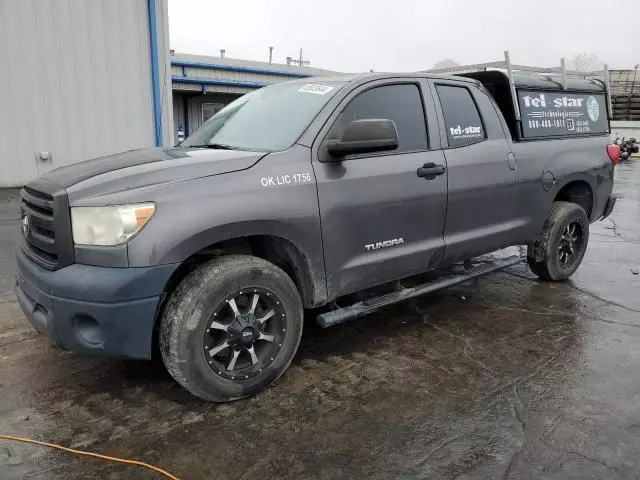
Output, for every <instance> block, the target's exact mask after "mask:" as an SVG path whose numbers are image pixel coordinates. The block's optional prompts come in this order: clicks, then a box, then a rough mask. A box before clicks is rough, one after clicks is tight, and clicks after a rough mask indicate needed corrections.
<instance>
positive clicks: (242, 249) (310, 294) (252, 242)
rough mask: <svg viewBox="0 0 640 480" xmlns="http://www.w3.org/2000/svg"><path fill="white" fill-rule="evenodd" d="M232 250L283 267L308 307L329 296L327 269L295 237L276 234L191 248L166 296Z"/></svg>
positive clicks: (175, 274) (229, 253)
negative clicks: (315, 262)
mask: <svg viewBox="0 0 640 480" xmlns="http://www.w3.org/2000/svg"><path fill="white" fill-rule="evenodd" d="M232 254H241V255H251V256H255V257H259V258H262V259H264V260H267V261H269V262H271V263H273V264H275V265H276V266H278V267H279V268H281V269H282V270H283V271H284V272H285V273H286V274H287V275H289V277H291V279H292V280H293V282H294V283H295V285H296V287H297V288H298V291H299V292H300V297H301V298H302V303H303V305H304V307H305V308H311V307H314V306H317V305H320V304H322V303H323V302H324V300H325V299H326V283H325V281H324V271H321V272H318V271H317V268H314V266H313V264H312V261H311V258H310V256H309V255H308V254H307V253H305V252H304V251H303V250H302V248H300V247H299V246H298V245H296V244H295V243H294V242H293V241H291V240H289V239H288V238H285V237H282V236H279V235H274V234H251V235H238V236H233V237H230V238H225V239H223V240H219V241H217V242H214V243H211V244H208V245H206V246H204V247H201V248H198V249H197V250H194V251H192V252H190V253H189V254H188V255H186V256H185V258H184V260H183V261H182V262H181V263H180V265H179V266H178V268H177V269H176V270H175V271H174V272H173V274H172V275H171V277H170V278H169V280H168V282H167V283H166V285H165V288H164V291H163V299H164V298H165V297H168V296H169V295H170V294H171V292H172V291H173V290H174V289H175V288H176V287H177V285H178V284H179V283H180V282H181V281H182V279H184V278H185V277H186V276H187V275H188V274H189V273H190V272H192V271H193V270H194V269H195V268H197V267H198V266H199V265H201V264H203V263H205V262H207V261H209V260H211V259H213V258H215V257H219V256H224V255H232ZM161 310H162V308H159V311H158V315H157V317H160V316H161V314H162V311H161ZM156 321H157V319H156Z"/></svg>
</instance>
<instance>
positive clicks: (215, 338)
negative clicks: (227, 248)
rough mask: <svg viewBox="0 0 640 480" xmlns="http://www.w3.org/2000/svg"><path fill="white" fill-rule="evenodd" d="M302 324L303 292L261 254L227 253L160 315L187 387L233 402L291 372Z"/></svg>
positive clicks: (163, 335)
mask: <svg viewBox="0 0 640 480" xmlns="http://www.w3.org/2000/svg"><path fill="white" fill-rule="evenodd" d="M255 295H258V300H257V301H254V299H255ZM254 304H255V305H254ZM252 309H253V310H252ZM234 312H237V313H238V315H236V314H234ZM265 317H266V320H265ZM302 324H303V309H302V302H301V300H300V295H299V293H298V290H297V288H296V286H295V284H294V283H293V281H292V280H291V278H290V277H289V276H288V275H287V274H286V273H285V272H283V271H282V270H281V269H280V268H278V267H276V266H275V265H273V264H272V263H269V262H267V261H265V260H262V259H260V258H256V257H251V256H244V255H230V256H224V257H219V258H216V259H215V260H212V261H210V262H207V263H206V264H204V265H202V266H200V267H199V268H197V269H196V270H195V271H193V272H192V273H190V274H189V275H188V276H187V277H186V278H185V279H184V280H183V281H182V282H181V283H180V285H179V286H178V287H177V288H176V290H175V291H174V292H173V294H172V295H171V298H170V299H169V302H168V303H167V306H166V308H165V311H164V313H163V315H162V319H161V324H160V352H161V354H162V359H163V361H164V364H165V366H166V368H167V370H168V371H169V373H170V374H171V376H172V377H173V378H174V379H175V380H176V381H177V382H178V383H179V384H180V385H182V386H183V387H184V388H185V389H186V390H188V391H189V392H191V393H192V394H193V395H196V396H197V397H200V398H202V399H204V400H208V401H213V402H228V401H231V400H236V399H239V398H243V397H247V396H249V395H253V394H256V393H258V392H260V391H261V390H263V389H264V388H265V387H266V386H267V385H269V384H270V383H272V382H274V381H275V380H277V379H278V378H279V377H280V376H281V375H282V374H283V373H284V372H285V370H286V369H287V368H288V367H289V365H290V363H291V361H292V360H293V357H294V355H295V353H296V350H297V349H298V345H299V343H300V337H301V336H302ZM223 327H224V328H223ZM225 344H226V345H227V346H226V347H225ZM249 344H250V346H249ZM236 352H237V354H236ZM234 357H235V360H234ZM254 361H257V363H254Z"/></svg>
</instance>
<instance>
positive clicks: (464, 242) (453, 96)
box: [432, 80, 521, 263]
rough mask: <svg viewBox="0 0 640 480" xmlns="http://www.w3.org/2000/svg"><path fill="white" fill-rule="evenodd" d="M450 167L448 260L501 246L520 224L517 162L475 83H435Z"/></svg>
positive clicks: (492, 112)
mask: <svg viewBox="0 0 640 480" xmlns="http://www.w3.org/2000/svg"><path fill="white" fill-rule="evenodd" d="M432 85H433V88H434V91H435V97H436V98H437V99H438V100H437V101H436V105H437V108H438V113H439V118H440V123H441V124H442V125H443V129H442V130H443V132H442V133H443V135H442V137H443V142H444V143H446V146H445V149H444V154H445V157H446V161H447V171H448V199H447V219H446V224H445V230H444V237H445V244H446V251H445V257H446V258H445V263H448V262H451V261H456V260H458V259H460V258H467V257H469V256H473V255H478V254H482V253H486V252H490V251H493V250H497V249H500V248H502V247H504V246H506V245H508V244H509V242H510V239H511V237H512V235H513V232H514V230H515V229H516V228H517V227H518V226H519V225H520V223H519V222H520V221H521V220H520V219H517V218H516V208H515V183H516V172H515V168H516V163H515V158H514V157H513V153H512V152H511V147H510V145H509V142H508V141H507V139H506V137H505V132H504V131H503V128H502V124H501V123H500V120H499V118H498V115H497V113H496V110H495V108H494V106H493V103H492V102H491V100H490V99H489V97H488V96H487V94H486V93H485V92H484V91H482V90H480V89H479V88H478V87H477V86H476V85H474V84H471V83H469V82H456V81H439V80H438V81H433V82H432Z"/></svg>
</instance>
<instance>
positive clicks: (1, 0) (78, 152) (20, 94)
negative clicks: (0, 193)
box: [0, 0, 173, 187]
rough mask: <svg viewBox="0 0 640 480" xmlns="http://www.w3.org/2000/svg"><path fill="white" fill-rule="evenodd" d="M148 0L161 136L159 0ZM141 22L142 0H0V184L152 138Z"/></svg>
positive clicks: (163, 59)
mask: <svg viewBox="0 0 640 480" xmlns="http://www.w3.org/2000/svg"><path fill="white" fill-rule="evenodd" d="M156 4H157V9H158V14H157V18H158V19H159V20H160V21H158V44H159V45H158V50H159V57H160V58H159V66H160V73H161V75H160V80H161V81H163V83H164V85H161V87H162V93H163V94H164V100H163V102H162V104H163V124H164V125H163V126H164V130H165V131H166V133H165V135H164V140H165V143H166V144H169V143H171V140H172V137H173V135H172V112H171V82H170V67H169V48H168V42H169V38H168V17H167V0H156ZM148 25H149V22H148V4H147V0H91V1H87V0H0V187H3V186H17V185H22V184H24V183H26V182H28V181H29V180H31V179H33V178H35V177H37V176H39V175H41V174H43V173H45V172H47V171H49V170H51V169H53V168H56V167H59V166H62V165H67V164H70V163H74V162H78V161H81V160H85V159H88V158H92V157H96V156H101V155H105V154H109V153H113V152H118V151H123V150H129V149H133V148H139V147H145V146H153V145H154V144H155V135H154V116H153V99H152V85H151V61H150V53H149V52H150V50H149V27H148ZM40 151H47V152H50V153H51V155H52V161H50V162H42V161H40V160H39V159H36V153H37V152H40Z"/></svg>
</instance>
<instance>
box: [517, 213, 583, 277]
mask: <svg viewBox="0 0 640 480" xmlns="http://www.w3.org/2000/svg"><path fill="white" fill-rule="evenodd" d="M588 242H589V219H588V218H587V214H586V213H585V211H584V209H583V208H582V207H581V206H580V205H578V204H575V203H569V202H554V204H553V206H552V207H551V211H550V212H549V216H548V217H547V219H546V220H545V222H544V226H543V227H542V231H541V232H540V235H539V236H538V238H537V240H536V242H535V243H534V245H533V246H529V247H528V248H527V263H528V264H529V268H531V271H532V272H533V273H535V274H536V275H537V276H538V277H540V278H541V279H543V280H549V281H554V282H558V281H562V280H566V279H568V278H569V277H570V276H571V275H573V273H574V272H575V271H576V270H577V269H578V267H579V266H580V263H581V262H582V259H583V258H584V254H585V252H586V250H587V244H588ZM570 252H572V253H570Z"/></svg>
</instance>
